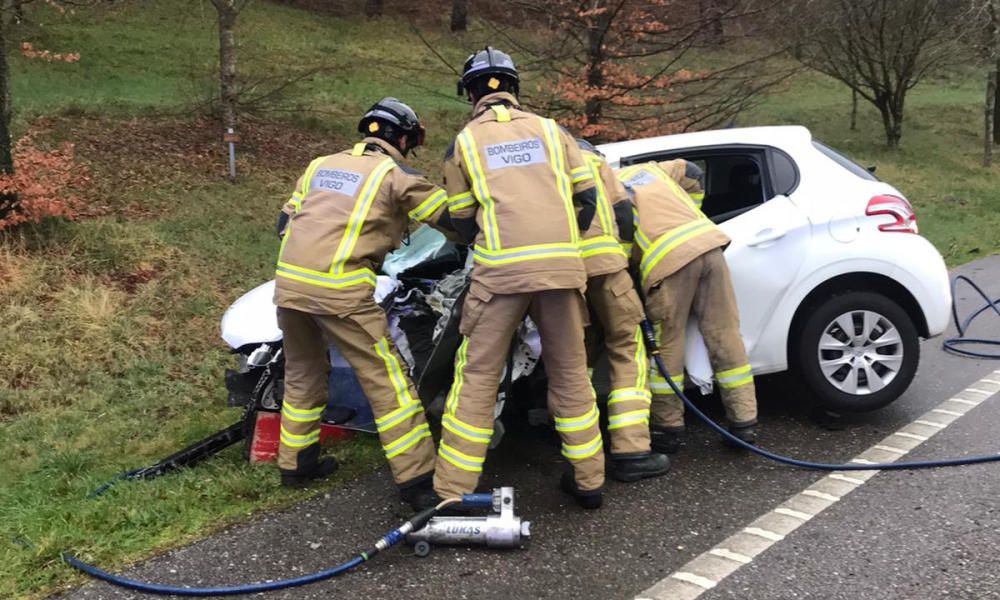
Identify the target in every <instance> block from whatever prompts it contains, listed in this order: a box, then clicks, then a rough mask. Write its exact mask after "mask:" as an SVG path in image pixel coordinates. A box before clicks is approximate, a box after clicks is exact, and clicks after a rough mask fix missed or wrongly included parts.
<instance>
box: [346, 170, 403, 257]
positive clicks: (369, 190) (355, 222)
mask: <svg viewBox="0 0 1000 600" xmlns="http://www.w3.org/2000/svg"><path fill="white" fill-rule="evenodd" d="M395 166H396V161H394V160H393V159H391V158H387V159H385V160H384V161H382V162H381V163H379V165H378V166H377V167H375V169H374V170H373V171H372V172H371V173H369V174H368V179H366V180H365V183H364V187H363V188H362V190H363V191H362V192H361V195H360V196H358V199H357V201H356V202H355V203H354V209H353V210H352V211H351V216H350V218H349V219H348V221H347V230H346V233H345V234H344V237H343V238H342V239H341V240H340V244H339V245H338V246H337V252H336V253H335V254H334V257H333V265H332V266H331V268H330V272H331V273H343V272H344V265H345V263H346V262H347V260H348V259H349V258H350V257H351V255H352V254H353V253H354V246H355V245H356V244H357V243H358V238H359V237H361V228H362V227H363V226H364V224H365V219H366V218H367V217H368V211H369V210H370V209H371V207H372V204H374V200H375V195H376V194H377V193H378V189H379V187H380V186H381V185H382V180H383V179H385V176H386V175H387V174H388V173H389V171H391V170H392V168H393V167H395Z"/></svg>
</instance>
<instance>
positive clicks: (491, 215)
mask: <svg viewBox="0 0 1000 600" xmlns="http://www.w3.org/2000/svg"><path fill="white" fill-rule="evenodd" d="M458 148H459V150H461V152H462V159H463V160H464V161H465V168H466V169H467V170H468V171H469V174H470V175H472V194H473V195H474V196H475V197H476V200H477V201H478V202H479V204H480V205H481V206H482V207H483V229H484V231H483V235H484V237H485V238H486V246H487V247H488V248H489V249H490V250H499V249H500V227H499V226H498V225H497V215H496V205H495V204H494V203H493V198H492V197H491V196H490V190H489V188H488V187H487V185H486V172H485V171H483V165H482V164H481V163H480V161H479V151H478V150H477V149H476V140H475V139H474V138H473V137H472V132H471V131H469V130H468V129H463V130H462V133H460V134H458Z"/></svg>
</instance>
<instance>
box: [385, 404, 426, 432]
mask: <svg viewBox="0 0 1000 600" xmlns="http://www.w3.org/2000/svg"><path fill="white" fill-rule="evenodd" d="M423 410H424V407H423V405H421V404H420V402H419V401H418V402H412V403H410V404H407V405H404V406H400V407H399V408H397V409H395V410H393V411H392V412H390V413H388V414H385V415H382V416H381V417H379V418H378V419H375V428H376V429H378V432H379V433H383V432H385V431H388V430H390V429H392V428H393V427H395V426H396V425H399V424H400V423H402V422H403V421H405V420H406V419H407V418H409V417H411V416H413V415H415V414H417V413H419V412H423Z"/></svg>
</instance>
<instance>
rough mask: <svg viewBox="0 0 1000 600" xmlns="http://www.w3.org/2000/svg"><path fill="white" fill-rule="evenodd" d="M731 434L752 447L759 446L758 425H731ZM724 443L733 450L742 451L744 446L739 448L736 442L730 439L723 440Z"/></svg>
mask: <svg viewBox="0 0 1000 600" xmlns="http://www.w3.org/2000/svg"><path fill="white" fill-rule="evenodd" d="M728 429H729V433H731V434H733V435H734V436H735V437H737V438H739V439H740V440H741V441H744V442H746V443H748V444H750V445H753V446H756V445H757V424H756V423H750V424H749V425H730V426H729V428H728ZM723 441H724V442H725V443H726V444H727V445H729V446H732V447H733V448H737V449H740V450H742V449H743V447H742V446H737V445H736V444H735V443H734V442H732V441H730V440H729V438H723Z"/></svg>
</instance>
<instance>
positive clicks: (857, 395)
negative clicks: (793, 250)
mask: <svg viewBox="0 0 1000 600" xmlns="http://www.w3.org/2000/svg"><path fill="white" fill-rule="evenodd" d="M806 314H807V315H808V316H807V317H806V319H805V321H803V322H802V324H801V326H800V327H799V328H798V330H797V331H796V332H794V333H793V336H794V337H793V340H795V341H796V345H795V346H794V348H793V351H794V354H793V356H794V357H795V361H796V365H797V371H798V374H799V376H800V377H801V379H802V381H803V383H804V384H805V386H806V388H807V390H808V391H809V392H811V394H812V396H813V399H814V402H815V404H817V405H819V406H821V407H823V408H827V409H830V410H834V411H837V412H844V413H858V412H867V411H872V410H876V409H879V408H882V407H884V406H886V405H888V404H889V403H891V402H892V401H893V400H895V399H896V398H898V397H899V396H900V395H902V393H903V392H904V391H905V390H906V388H907V387H908V386H909V385H910V382H911V381H913V377H914V376H915V375H916V373H917V365H918V364H919V362H920V340H919V336H918V334H917V328H916V326H914V324H913V320H912V319H911V318H910V316H909V315H908V314H907V313H906V311H905V310H903V308H902V307H901V306H900V305H899V304H897V303H896V302H895V301H893V300H892V299H890V298H888V297H886V296H883V295H882V294H878V293H874V292H860V291H850V292H845V293H842V294H838V295H835V296H832V297H830V298H828V299H826V300H824V301H821V302H819V303H816V304H813V305H812V306H810V307H809V308H808V313H806ZM850 328H853V331H848V329H850ZM821 344H823V347H822V348H821V346H820V345H821Z"/></svg>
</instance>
